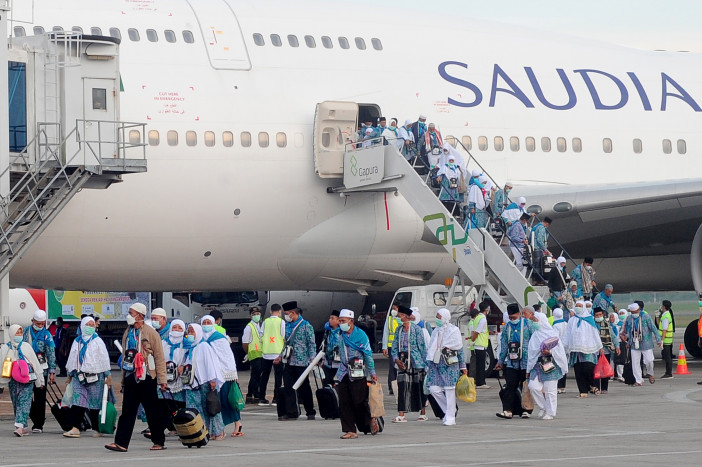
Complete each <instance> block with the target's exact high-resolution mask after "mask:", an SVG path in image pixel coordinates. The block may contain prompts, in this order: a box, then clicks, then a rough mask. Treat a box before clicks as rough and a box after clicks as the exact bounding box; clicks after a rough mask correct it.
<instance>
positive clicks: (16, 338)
mask: <svg viewBox="0 0 702 467" xmlns="http://www.w3.org/2000/svg"><path fill="white" fill-rule="evenodd" d="M12 340H13V341H15V344H19V343H20V342H22V341H23V340H24V337H23V336H15V337H14V338H13V339H12Z"/></svg>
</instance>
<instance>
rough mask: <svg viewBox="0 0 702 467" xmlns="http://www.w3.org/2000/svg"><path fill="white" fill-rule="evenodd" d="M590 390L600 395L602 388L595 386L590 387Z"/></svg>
mask: <svg viewBox="0 0 702 467" xmlns="http://www.w3.org/2000/svg"><path fill="white" fill-rule="evenodd" d="M590 392H591V393H593V394H594V395H596V396H599V395H600V389H599V388H596V387H594V386H593V387H591V388H590Z"/></svg>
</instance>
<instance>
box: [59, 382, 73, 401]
mask: <svg viewBox="0 0 702 467" xmlns="http://www.w3.org/2000/svg"><path fill="white" fill-rule="evenodd" d="M72 405H73V382H70V383H68V384H67V385H66V392H64V393H63V397H62V398H61V407H71V406H72Z"/></svg>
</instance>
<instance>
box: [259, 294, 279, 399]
mask: <svg viewBox="0 0 702 467" xmlns="http://www.w3.org/2000/svg"><path fill="white" fill-rule="evenodd" d="M282 312H283V307H282V306H280V305H278V304H277V303H274V304H273V305H271V315H270V316H269V317H268V318H266V319H265V320H264V321H263V339H262V340H263V342H262V343H261V346H262V350H263V361H262V362H261V363H262V365H261V381H260V386H259V388H260V389H259V391H260V393H261V394H264V395H265V394H266V389H267V388H268V378H269V377H270V375H271V368H273V373H274V376H275V384H274V386H273V388H274V389H273V394H274V395H275V394H276V393H277V391H278V388H280V387H281V386H282V385H283V363H282V362H281V363H278V364H274V363H273V360H275V359H276V358H278V357H279V356H280V352H282V351H283V346H284V345H285V321H283V318H281V316H280V315H281V313H282ZM275 403H276V400H275V396H274V397H273V404H274V405H275ZM258 405H268V400H267V399H265V398H264V399H262V400H260V401H259V403H258Z"/></svg>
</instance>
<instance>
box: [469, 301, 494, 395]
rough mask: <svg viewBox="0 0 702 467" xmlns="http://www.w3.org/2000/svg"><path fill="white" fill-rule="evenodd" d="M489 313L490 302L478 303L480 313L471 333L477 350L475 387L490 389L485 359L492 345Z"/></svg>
mask: <svg viewBox="0 0 702 467" xmlns="http://www.w3.org/2000/svg"><path fill="white" fill-rule="evenodd" d="M488 313H490V304H489V303H488V302H487V301H484V302H481V303H480V304H479V305H478V314H477V315H475V318H474V319H473V332H471V335H470V340H471V342H472V344H473V351H474V352H475V387H476V388H478V389H490V386H488V385H487V384H486V383H485V359H486V358H487V352H488V347H489V346H490V338H489V332H488V326H487V314H488Z"/></svg>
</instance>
